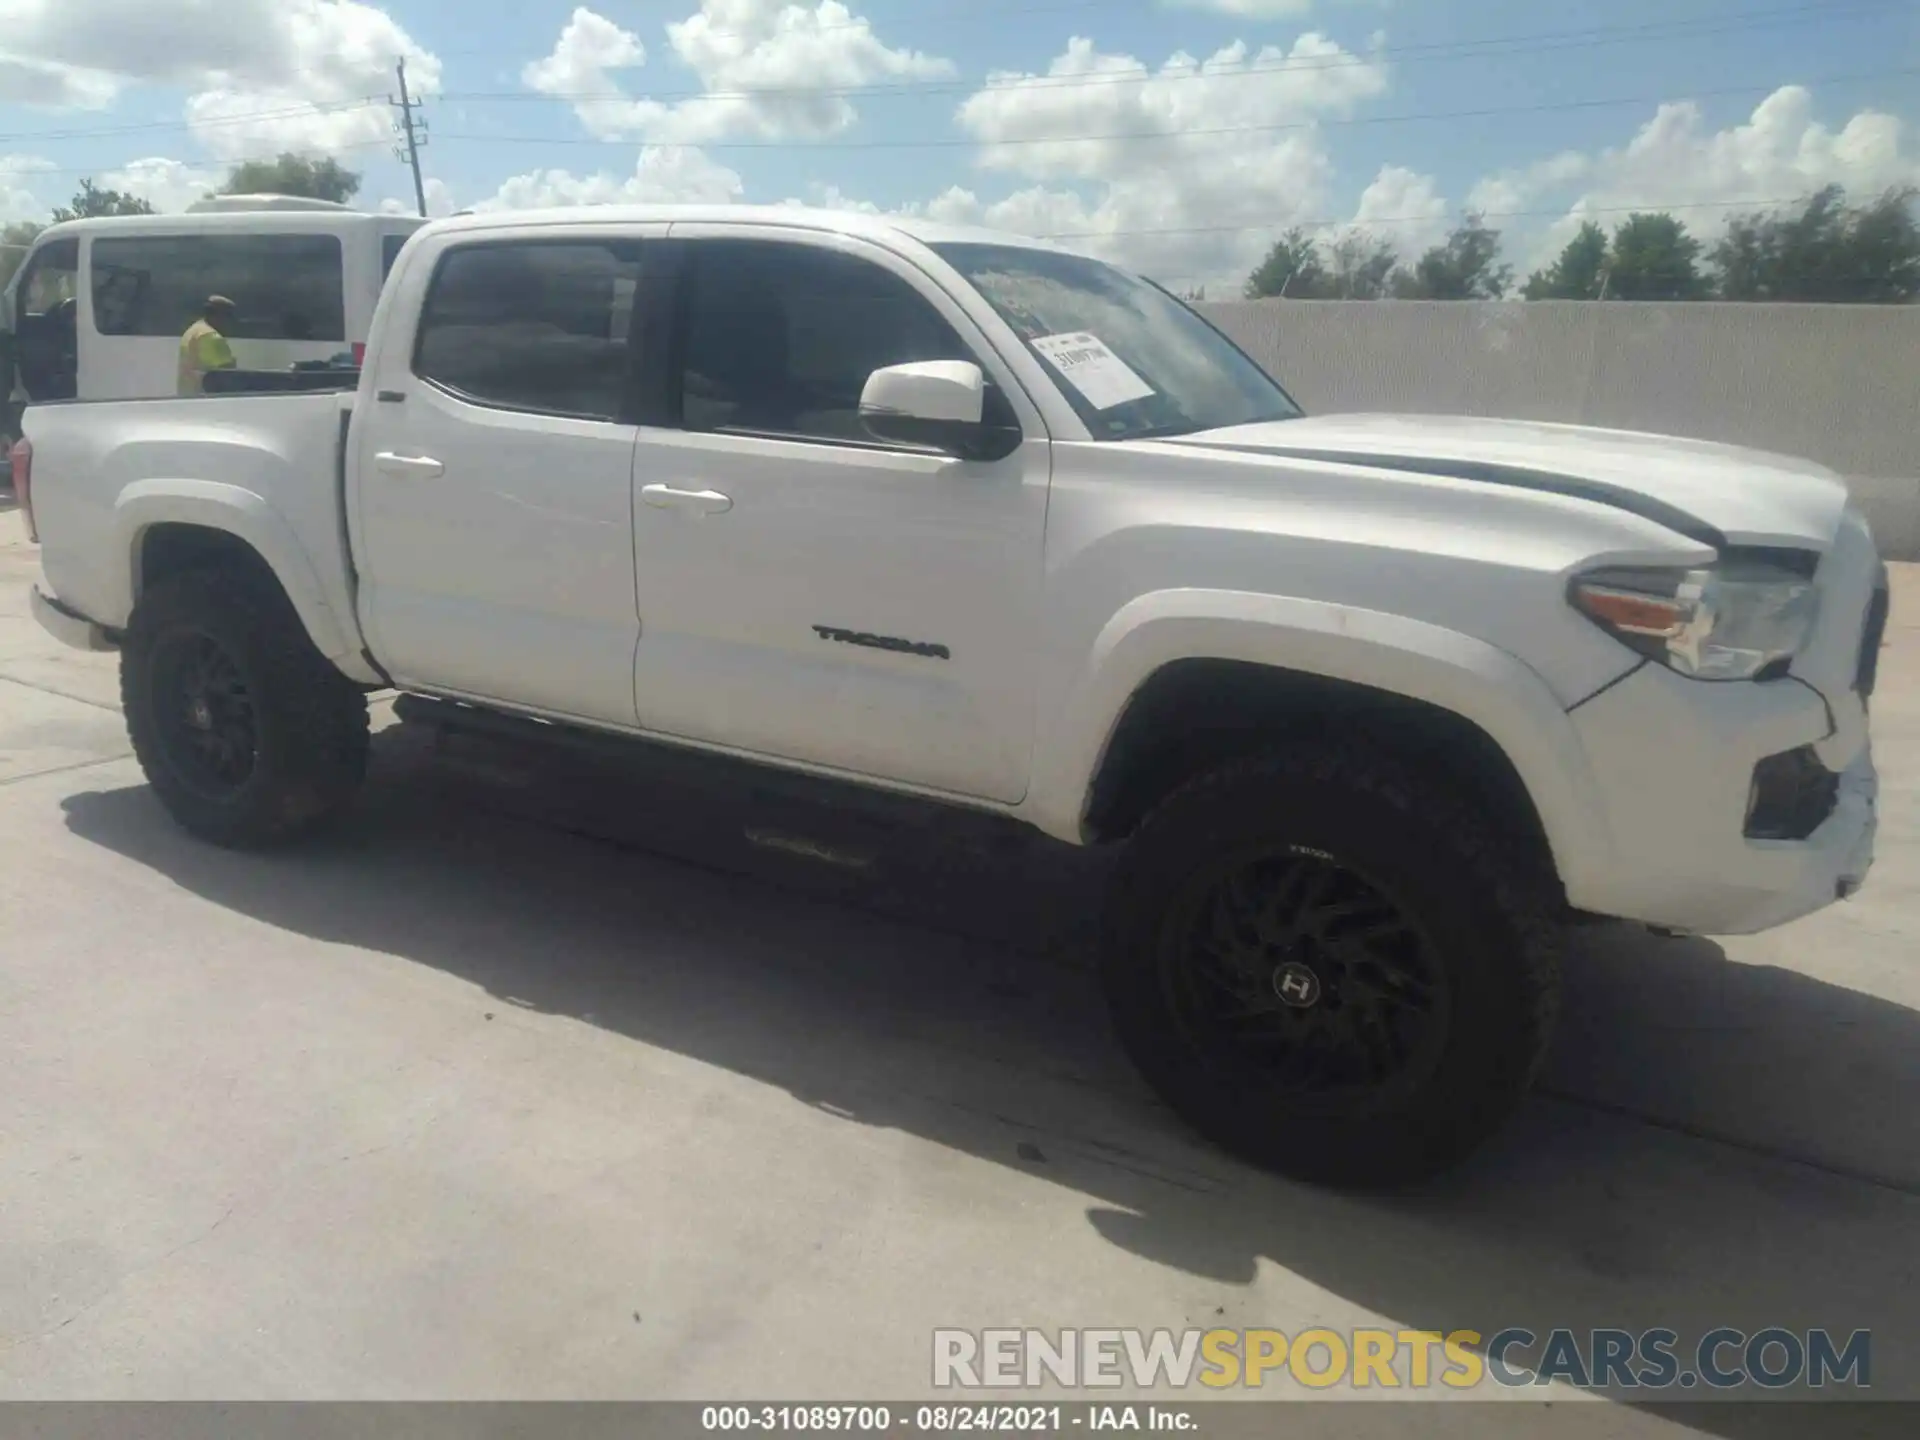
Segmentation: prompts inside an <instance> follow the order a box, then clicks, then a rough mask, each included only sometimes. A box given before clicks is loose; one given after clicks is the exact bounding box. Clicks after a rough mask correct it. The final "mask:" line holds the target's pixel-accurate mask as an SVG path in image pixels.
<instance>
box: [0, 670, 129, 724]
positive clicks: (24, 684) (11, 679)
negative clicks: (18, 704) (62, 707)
mask: <svg viewBox="0 0 1920 1440" xmlns="http://www.w3.org/2000/svg"><path fill="white" fill-rule="evenodd" d="M0 681H4V682H5V683H6V684H8V685H18V686H19V687H20V688H21V689H22V690H37V691H39V692H40V693H41V694H42V695H53V696H56V697H58V698H59V699H61V700H71V701H73V703H74V704H76V705H86V706H90V707H92V708H93V709H95V710H105V711H107V712H108V713H109V714H112V715H118V714H119V713H120V707H119V706H118V705H108V704H105V703H103V702H102V701H99V700H89V699H88V698H87V697H86V696H85V695H75V694H74V693H73V692H72V691H71V690H56V689H54V688H53V686H51V685H39V684H36V683H34V682H33V681H31V680H22V679H21V678H20V677H19V676H18V675H9V674H7V673H6V672H5V671H4V670H0Z"/></svg>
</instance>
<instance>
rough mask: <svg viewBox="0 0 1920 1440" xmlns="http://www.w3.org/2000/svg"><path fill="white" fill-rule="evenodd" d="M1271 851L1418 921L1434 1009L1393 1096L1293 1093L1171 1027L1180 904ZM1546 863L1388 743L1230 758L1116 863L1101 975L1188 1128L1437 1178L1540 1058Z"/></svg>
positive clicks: (1552, 983)
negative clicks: (1422, 1046) (1419, 1049)
mask: <svg viewBox="0 0 1920 1440" xmlns="http://www.w3.org/2000/svg"><path fill="white" fill-rule="evenodd" d="M1274 850H1278V851H1280V852H1282V854H1283V856H1289V857H1290V856H1294V855H1305V856H1311V857H1315V858H1316V860H1318V859H1321V858H1330V859H1331V860H1332V861H1333V862H1337V864H1338V865H1339V866H1342V867H1351V869H1352V870H1353V871H1355V872H1360V873H1361V874H1363V875H1364V876H1365V877H1366V879H1367V880H1368V881H1371V882H1373V883H1374V884H1375V885H1376V886H1377V887H1378V889H1379V890H1381V891H1385V892H1391V894H1392V895H1393V897H1394V899H1395V900H1396V901H1397V903H1398V908H1399V909H1400V910H1401V911H1402V912H1404V913H1405V914H1406V915H1407V916H1409V917H1412V918H1413V919H1414V920H1416V921H1417V922H1418V924H1419V926H1420V927H1421V933H1422V934H1423V935H1425V936H1427V937H1430V939H1431V942H1432V943H1431V945H1430V947H1429V948H1428V949H1427V950H1425V951H1423V952H1422V953H1423V954H1427V955H1429V956H1431V957H1432V958H1433V960H1434V961H1435V962H1437V967H1438V973H1439V974H1441V975H1442V976H1443V977H1444V982H1445V986H1446V994H1447V997H1448V998H1447V1003H1446V1007H1445V1008H1446V1012H1447V1013H1446V1015H1445V1023H1444V1025H1443V1026H1441V1027H1438V1029H1437V1031H1436V1032H1434V1033H1435V1035H1436V1038H1433V1039H1431V1040H1429V1041H1428V1042H1427V1044H1428V1048H1427V1050H1426V1051H1425V1052H1424V1053H1425V1054H1426V1056H1427V1059H1426V1061H1425V1063H1424V1065H1423V1066H1422V1067H1420V1068H1419V1069H1418V1070H1416V1071H1413V1072H1410V1073H1409V1074H1407V1075H1406V1076H1404V1077H1403V1078H1402V1079H1401V1081H1400V1082H1399V1089H1398V1090H1397V1092H1393V1093H1386V1094H1380V1093H1375V1094H1371V1095H1367V1094H1362V1095H1359V1096H1353V1095H1341V1096H1335V1097H1332V1098H1329V1097H1327V1096H1313V1095H1308V1096H1305V1097H1304V1098H1303V1097H1302V1096H1301V1095H1300V1094H1299V1093H1298V1090H1297V1087H1295V1088H1294V1089H1288V1088H1287V1087H1285V1086H1282V1085H1280V1084H1278V1083H1276V1082H1274V1081H1273V1079H1272V1077H1271V1075H1270V1074H1269V1073H1268V1072H1266V1071H1264V1070H1261V1069H1259V1068H1258V1067H1256V1066H1253V1065H1252V1064H1251V1062H1249V1064H1248V1066H1247V1067H1244V1068H1235V1067H1236V1063H1237V1062H1229V1061H1227V1060H1224V1059H1223V1058H1222V1055H1221V1053H1220V1052H1219V1051H1218V1050H1214V1049H1212V1048H1211V1047H1206V1046H1201V1045H1196V1043H1195V1041H1194V1037H1193V1033H1192V1027H1191V1026H1190V1025H1186V1026H1185V1028H1183V1022H1182V1020H1181V1019H1180V1012H1179V1010H1178V1005H1179V1002H1178V1001H1177V1000H1176V999H1174V998H1172V997H1173V991H1172V990H1170V988H1169V987H1170V985H1171V984H1173V983H1174V982H1171V981H1169V979H1168V978H1167V977H1168V976H1169V975H1170V974H1173V973H1174V968H1173V967H1178V966H1180V965H1182V964H1183V963H1187V962H1186V961H1185V960H1183V956H1187V957H1191V956H1192V955H1194V954H1195V953H1197V952H1195V951H1193V950H1192V949H1191V948H1190V944H1191V941H1190V937H1191V936H1192V934H1193V933H1195V932H1194V931H1193V930H1191V929H1189V928H1186V923H1187V922H1183V921H1182V920H1181V919H1180V918H1179V917H1180V916H1181V915H1183V914H1185V915H1191V914H1192V913H1194V912H1193V911H1192V910H1191V909H1187V908H1183V907H1188V906H1191V905H1193V904H1195V903H1196V902H1194V901H1192V899H1191V897H1192V896H1193V895H1195V894H1196V893H1200V892H1199V891H1198V890H1197V889H1196V888H1195V887H1199V886H1203V885H1206V884H1208V883H1209V879H1208V877H1209V876H1216V877H1218V876H1224V875H1225V874H1227V873H1228V872H1229V870H1230V869H1231V868H1232V867H1233V866H1235V865H1237V864H1239V863H1240V862H1241V860H1242V859H1243V858H1244V857H1245V856H1247V855H1249V854H1259V853H1272V851H1274ZM1282 863H1290V862H1289V861H1285V860H1283V862H1282ZM1545 864H1546V862H1545V861H1544V859H1542V858H1541V857H1537V856H1531V857H1530V856H1529V855H1528V853H1527V851H1526V848H1525V847H1523V846H1521V845H1518V844H1516V843H1515V842H1513V841H1512V840H1511V839H1509V838H1506V837H1504V836H1503V835H1502V834H1501V832H1499V831H1498V830H1496V829H1495V828H1494V827H1493V826H1490V825H1489V824H1488V823H1487V821H1486V820H1484V819H1483V818H1482V817H1481V814H1480V813H1478V812H1477V811H1476V810H1475V809H1474V807H1472V806H1471V805H1470V804H1468V803H1466V802H1465V801H1464V800H1463V799H1462V798H1461V797H1460V796H1459V795H1458V794H1456V793H1455V792H1454V791H1453V790H1452V788H1451V787H1450V786H1449V785H1448V784H1446V783H1445V782H1444V781H1441V780H1439V779H1426V778H1422V777H1421V776H1420V775H1418V774H1415V773H1413V772H1412V771H1410V770H1409V769H1408V768H1407V767H1405V766H1403V765H1402V764H1400V763H1399V762H1397V761H1396V760H1394V759H1393V758H1392V757H1391V756H1388V755H1385V754H1379V753H1374V752H1372V751H1370V750H1368V749H1365V748H1361V747H1357V746H1346V745H1340V744H1335V743H1316V744H1305V745H1301V746H1298V747H1293V748H1289V749H1287V750H1286V751H1284V752H1277V753H1270V754H1263V755H1258V756H1255V757H1252V758H1247V759H1242V760H1237V761H1233V762H1229V763H1226V764H1223V765H1221V766H1220V767H1218V768H1216V769H1212V770H1209V771H1207V772H1205V773H1202V774H1200V775H1198V776H1197V777H1195V778H1193V779H1192V780H1190V781H1188V782H1187V783H1186V784H1184V785H1182V786H1181V787H1179V788H1178V789H1176V790H1174V791H1173V792H1172V793H1171V794H1169V795H1168V796H1167V797H1166V798H1165V799H1164V800H1163V801H1162V802H1161V803H1160V804H1159V805H1158V806H1157V807H1156V808H1155V809H1154V810H1153V811H1152V812H1151V813H1150V814H1149V815H1148V816H1147V817H1146V819H1145V820H1144V821H1142V823H1141V824H1140V826H1139V827H1138V828H1137V830H1136V831H1135V832H1134V834H1133V835H1132V837H1131V838H1130V839H1129V841H1128V842H1127V845H1126V848H1125V851H1124V853H1123V855H1122V857H1121V858H1120V861H1119V864H1118V865H1117V867H1116V874H1115V877H1114V886H1113V891H1112V895H1111V898H1110V901H1109V905H1108V910H1107V917H1106V922H1107V934H1106V943H1105V945H1104V953H1103V960H1102V981H1103V988H1104V990H1105V993H1106V997H1107V1002H1108V1006H1109V1010H1110V1013H1111V1016H1112V1019H1113V1023H1114V1026H1115V1029H1116V1031H1117V1033H1118V1036H1119V1039H1120V1041H1121V1044H1122V1045H1123V1046H1124V1048H1125V1049H1126V1050H1127V1052H1128V1054H1129V1055H1130V1056H1131V1057H1132V1059H1133V1061H1134V1063H1135V1064H1136V1065H1137V1066H1138V1067H1139V1069H1140V1070H1141V1072H1142V1073H1143V1074H1144V1075H1145V1077H1146V1079H1147V1080H1148V1082H1149V1083H1150V1084H1151V1085H1152V1086H1153V1087H1154V1088H1155V1089H1156V1090H1157V1091H1158V1092H1159V1094H1160V1095H1161V1096H1162V1097H1163V1098H1164V1099H1165V1100H1166V1101H1167V1103H1168V1104H1169V1105H1170V1106H1171V1107H1172V1108H1173V1110H1174V1111H1175V1112H1176V1113H1177V1114H1179V1115H1180V1116H1181V1117H1182V1118H1183V1119H1184V1120H1185V1121H1186V1122H1187V1123H1188V1124H1190V1125H1191V1126H1192V1127H1193V1128H1194V1129H1196V1130H1198V1131H1199V1132H1200V1133H1201V1134H1202V1135H1204V1136H1206V1137H1207V1138H1209V1139H1211V1140H1213V1141H1214V1142H1215V1143H1217V1144H1219V1145H1221V1146H1222V1147H1223V1148H1225V1149H1227V1150H1230V1151H1232V1152H1234V1153H1235V1154H1237V1155H1240V1156H1242V1157H1244V1158H1246V1159H1248V1160H1251V1161H1252V1162H1254V1163H1255V1164H1258V1165H1261V1166H1263V1167H1265V1168H1268V1169H1272V1170H1275V1171H1279V1172H1281V1173H1283V1174H1286V1175H1289V1176H1292V1177H1294V1178H1296V1179H1301V1180H1306V1181H1310V1182H1313V1183H1318V1184H1326V1185H1335V1186H1344V1187H1359V1188H1383V1187H1395V1186H1400V1185H1405V1184H1408V1183H1411V1182H1416V1181H1419V1180H1423V1179H1426V1178H1428V1177H1431V1176H1434V1175H1436V1174H1437V1173H1439V1172H1442V1171H1445V1170H1447V1169H1449V1168H1451V1167H1453V1166H1454V1165H1455V1164H1456V1163H1458V1162H1459V1161H1460V1160H1461V1159H1463V1158H1464V1157H1465V1156H1466V1155H1468V1154H1469V1153H1470V1152H1472V1151H1473V1150H1474V1149H1475V1148H1476V1147H1478V1146H1479V1145H1480V1144H1481V1143H1482V1142H1483V1141H1484V1140H1486V1139H1487V1138H1488V1137H1489V1136H1490V1135H1491V1134H1492V1133H1493V1132H1494V1131H1495V1130H1496V1129H1497V1128H1498V1127H1499V1126H1500V1125H1501V1123H1502V1122H1503V1121H1504V1120H1505V1119H1506V1118H1507V1117H1508V1115H1509V1114H1510V1112H1511V1111H1512V1110H1513V1109H1514V1107H1515V1105H1516V1104H1517V1103H1518V1101H1519V1100H1520V1098H1521V1097H1522V1095H1523V1094H1524V1093H1525V1092H1526V1090H1527V1089H1528V1087H1529V1086H1530V1085H1531V1084H1532V1082H1533V1080H1534V1078H1535V1076H1536V1074H1537V1073H1538V1071H1539V1069H1540V1066H1541V1063H1542V1060H1543V1058H1544V1056H1545V1054H1546V1050H1547V1044H1548V1039H1549V1036H1550V1034H1551V1031H1552V1028H1553V1022H1554V1017H1555V1013H1556V1010H1557V1007H1558V1000H1559V989H1560V967H1559V941H1560V936H1561V931H1562V928H1563V927H1562V925H1561V924H1560V923H1559V920H1558V918H1557V909H1556V904H1555V899H1554V892H1555V887H1554V886H1553V883H1552V881H1551V877H1550V876H1549V875H1547V874H1543V873H1542V871H1543V867H1544V866H1545ZM1209 893H1211V892H1209ZM1208 943H1209V944H1211V943H1212V942H1211V941H1209V942H1208ZM1196 963H1199V962H1196ZM1262 963H1264V962H1262ZM1272 984H1273V985H1274V986H1275V987H1278V986H1280V984H1281V972H1280V970H1278V969H1276V970H1275V971H1274V978H1273V980H1272ZM1302 988H1304V987H1302ZM1234 1003H1236V1004H1238V1003H1239V1002H1238V1001H1235V1002H1234ZM1273 1013H1276V1014H1277V1013H1278V1012H1277V1011H1275V1012H1273ZM1372 1033H1373V1032H1371V1031H1369V1038H1371V1035H1372ZM1202 1051H1206V1053H1205V1054H1203V1053H1202Z"/></svg>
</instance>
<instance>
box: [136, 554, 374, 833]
mask: <svg viewBox="0 0 1920 1440" xmlns="http://www.w3.org/2000/svg"><path fill="white" fill-rule="evenodd" d="M188 636H193V637H204V638H205V639H207V640H211V641H212V643H213V644H214V645H215V646H217V647H218V648H219V649H220V650H221V651H223V652H225V654H226V655H227V656H228V657H230V658H231V661H232V666H233V669H234V670H235V671H237V672H238V676H239V679H240V681H241V683H242V684H243V685H244V687H245V693H246V696H247V698H248V700H249V702H250V705H251V710H252V716H253V727H254V730H255V744H254V752H253V757H252V764H251V770H250V773H249V774H248V775H247V776H246V777H245V779H244V780H243V781H241V782H240V783H237V784H235V785H233V786H231V787H229V788H228V789H227V790H226V791H225V792H224V793H221V792H218V791H213V792H211V793H210V790H209V787H208V786H206V785H204V784H196V783H194V781H193V779H192V778H191V775H190V770H189V769H183V766H182V765H181V764H180V763H177V762H176V761H175V760H174V759H173V758H171V756H170V753H169V744H168V740H167V734H166V727H165V725H164V724H163V723H162V718H161V716H160V714H159V711H158V705H159V703H161V701H160V697H158V696H157V695H156V693H155V676H156V665H155V661H156V656H158V655H160V654H161V653H163V651H164V649H165V647H167V646H168V645H169V644H172V643H179V642H181V641H182V640H183V638H184V637H188ZM163 683H164V682H163ZM120 698H121V705H122V708H123V710H124V711H125V714H126V719H127V732H128V734H129V736H130V737H131V738H132V741H133V751H134V755H135V756H136V757H137V758H138V759H139V761H140V767H141V769H142V770H144V771H145V772H146V776H147V781H148V783H149V784H150V785H152V787H153V789H154V792H155V794H157V795H158V796H159V798H160V801H161V803H162V804H163V805H165V806H166V808H167V811H168V812H169V813H170V814H171V815H172V816H173V818H174V819H175V820H176V821H178V822H179V824H180V825H181V826H182V827H183V828H184V829H186V830H187V831H189V832H190V833H192V834H194V835H196V836H198V837H199V838H201V839H203V840H207V841H210V842H211V843H213V844H215V845H222V846H227V847H231V848H250V847H258V846H267V845H273V844H276V843H279V842H283V841H288V840H292V839H295V838H297V837H299V836H301V835H304V834H307V833H309V832H312V831H314V830H316V829H318V828H320V827H322V826H323V825H324V824H325V823H326V822H327V821H329V820H331V819H332V818H333V817H335V816H336V815H337V814H339V812H340V811H342V810H343V809H344V808H345V807H346V806H347V805H348V804H349V803H350V802H351V801H352V799H353V797H354V794H355V792H356V791H357V790H358V789H359V787H360V783H361V781H362V780H363V779H364V778H365V776H366V770H367V748H368V736H367V703H366V696H365V695H364V694H363V693H362V692H361V691H360V690H359V689H358V688H357V687H356V686H354V684H353V683H352V682H351V681H349V680H348V679H347V678H346V677H345V676H343V675H342V674H341V673H340V672H339V671H338V670H336V669H335V668H334V667H333V666H332V665H331V664H330V663H328V661H327V659H326V657H325V656H323V655H321V654H320V652H319V651H318V650H316V649H315V648H314V646H313V642H312V641H311V640H310V639H308V637H307V632H306V629H305V627H304V626H303V625H302V624H301V621H300V617H299V616H298V615H297V614H296V613H295V612H294V609H293V606H292V604H291V603H290V602H289V601H288V600H287V598H286V596H285V595H283V594H282V593H281V592H280V590H279V588H278V586H277V585H274V584H272V583H271V582H270V581H269V580H267V579H266V578H264V577H257V576H254V575H250V574H247V573H244V572H233V571H224V570H195V571H190V572H187V573H185V574H181V575H177V576H174V577H172V578H169V579H167V580H164V581H162V582H161V583H159V584H156V585H155V586H154V587H153V588H152V589H151V590H150V591H148V592H147V593H146V594H145V595H144V596H142V597H141V599H140V602H139V604H138V605H136V606H135V607H134V612H133V616H132V619H131V621H130V622H129V624H128V626H127V631H126V635H125V638H124V641H123V643H122V646H121V655H120Z"/></svg>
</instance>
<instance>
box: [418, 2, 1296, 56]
mask: <svg viewBox="0 0 1920 1440" xmlns="http://www.w3.org/2000/svg"><path fill="white" fill-rule="evenodd" d="M1112 3H1113V0H1059V3H1056V4H1052V5H1027V4H1022V3H1020V0H1014V3H1013V4H1010V5H980V4H969V5H966V6H962V7H955V8H954V9H951V10H935V11H930V12H928V13H925V14H917V15H915V16H914V17H913V23H914V24H916V25H930V24H938V25H951V24H955V23H972V22H973V21H976V20H987V21H992V22H995V23H998V22H999V21H1000V20H1001V19H1002V18H1003V17H1005V16H1009V15H1017V16H1019V17H1021V18H1022V19H1025V18H1026V17H1027V16H1029V15H1055V14H1064V13H1066V12H1067V11H1070V10H1105V9H1107V8H1109V7H1110V6H1111V5H1112ZM1267 23H1269V24H1271V23H1272V22H1271V21H1269V22H1267ZM661 28H663V29H664V28H665V27H664V26H663V27H661ZM863 28H866V29H871V28H872V23H871V22H870V21H868V20H866V19H863V18H855V19H852V20H830V21H822V22H820V23H819V24H816V25H813V26H811V27H809V28H808V30H807V31H806V32H805V33H807V34H809V35H814V34H818V33H819V32H821V31H835V30H859V29H863ZM700 33H701V34H702V35H723V36H726V37H728V38H729V39H740V40H751V39H756V38H759V37H761V36H763V35H765V33H766V32H765V31H764V30H742V29H739V28H733V29H723V28H721V27H720V26H717V25H716V26H711V27H703V28H702V30H701V32H700ZM497 53H498V52H497V51H495V50H492V49H485V48H474V49H471V50H436V51H434V52H433V54H434V58H435V59H440V60H446V59H464V58H466V57H468V56H473V55H494V54H497Z"/></svg>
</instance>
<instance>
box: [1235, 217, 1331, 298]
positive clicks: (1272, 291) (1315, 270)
mask: <svg viewBox="0 0 1920 1440" xmlns="http://www.w3.org/2000/svg"><path fill="white" fill-rule="evenodd" d="M1330 281H1331V277H1330V276H1329V275H1328V274H1327V267H1326V266H1325V265H1324V264H1322V263H1321V260H1320V247H1319V246H1318V245H1317V244H1315V243H1314V239H1313V237H1312V236H1311V235H1309V234H1307V232H1306V231H1305V230H1303V229H1301V228H1300V227H1299V226H1298V225H1296V226H1294V227H1293V229H1291V230H1289V231H1287V233H1286V234H1284V235H1282V236H1281V237H1280V238H1279V239H1278V240H1276V241H1274V242H1273V248H1272V249H1271V250H1269V251H1268V252H1267V258H1266V259H1264V260H1262V261H1261V262H1260V264H1259V266H1258V267H1257V268H1255V270H1254V272H1253V274H1251V275H1249V276H1248V277H1247V284H1246V296H1247V299H1249V300H1263V299H1266V298H1267V297H1269V296H1274V295H1282V296H1286V297H1288V298H1291V299H1294V300H1317V299H1321V298H1324V296H1325V295H1326V293H1327V291H1328V288H1329V284H1330Z"/></svg>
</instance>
